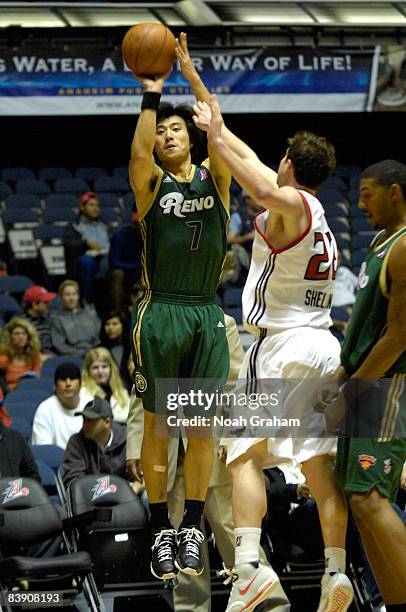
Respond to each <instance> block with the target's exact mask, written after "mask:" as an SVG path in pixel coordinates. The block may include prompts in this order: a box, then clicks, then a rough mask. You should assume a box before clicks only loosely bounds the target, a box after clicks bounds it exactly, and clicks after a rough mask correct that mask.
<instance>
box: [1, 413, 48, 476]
mask: <svg viewBox="0 0 406 612" xmlns="http://www.w3.org/2000/svg"><path fill="white" fill-rule="evenodd" d="M4 476H10V477H12V478H19V477H22V478H34V479H35V480H38V482H40V477H39V474H38V468H37V465H36V463H35V459H34V457H33V454H32V452H31V449H30V447H29V446H28V444H27V442H26V441H25V440H24V438H23V436H22V435H21V434H20V433H19V432H18V431H15V430H14V429H8V428H7V427H5V426H4V425H3V423H1V422H0V477H2V478H3V477H4Z"/></svg>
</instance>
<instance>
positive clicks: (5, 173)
mask: <svg viewBox="0 0 406 612" xmlns="http://www.w3.org/2000/svg"><path fill="white" fill-rule="evenodd" d="M1 179H2V181H8V182H9V183H15V182H16V181H20V180H26V179H29V180H31V179H35V174H34V172H33V170H31V168H4V169H3V170H2V171H1Z"/></svg>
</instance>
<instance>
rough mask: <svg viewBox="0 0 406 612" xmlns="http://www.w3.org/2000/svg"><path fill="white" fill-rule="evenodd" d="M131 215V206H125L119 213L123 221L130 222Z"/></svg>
mask: <svg viewBox="0 0 406 612" xmlns="http://www.w3.org/2000/svg"><path fill="white" fill-rule="evenodd" d="M132 216H133V211H132V210H131V208H125V209H124V210H123V212H122V213H121V220H122V222H123V223H130V222H131V217H132Z"/></svg>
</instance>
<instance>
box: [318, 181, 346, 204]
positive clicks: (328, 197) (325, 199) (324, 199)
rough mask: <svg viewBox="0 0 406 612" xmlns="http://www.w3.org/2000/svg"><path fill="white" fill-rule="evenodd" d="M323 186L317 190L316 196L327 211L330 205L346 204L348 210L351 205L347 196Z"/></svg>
mask: <svg viewBox="0 0 406 612" xmlns="http://www.w3.org/2000/svg"><path fill="white" fill-rule="evenodd" d="M323 185H324V183H323ZM323 185H322V186H321V187H320V188H319V189H318V190H317V193H316V195H317V197H318V198H319V200H320V202H321V203H322V204H323V206H324V207H325V208H326V209H327V208H328V207H329V205H330V204H344V205H345V207H346V208H348V206H349V204H348V199H347V197H346V195H344V194H343V193H342V192H341V191H338V190H337V189H331V188H330V187H324V186H323Z"/></svg>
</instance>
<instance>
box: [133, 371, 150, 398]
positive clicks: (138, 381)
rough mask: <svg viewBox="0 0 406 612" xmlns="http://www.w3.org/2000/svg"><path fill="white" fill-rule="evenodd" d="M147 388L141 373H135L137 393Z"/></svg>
mask: <svg viewBox="0 0 406 612" xmlns="http://www.w3.org/2000/svg"><path fill="white" fill-rule="evenodd" d="M147 386H148V385H147V381H146V380H145V378H144V377H143V375H142V374H141V372H136V373H135V388H136V389H137V391H139V393H143V392H144V391H145V389H146V388H147Z"/></svg>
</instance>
